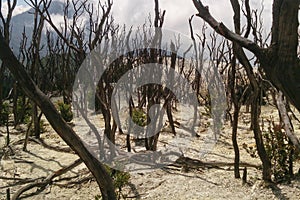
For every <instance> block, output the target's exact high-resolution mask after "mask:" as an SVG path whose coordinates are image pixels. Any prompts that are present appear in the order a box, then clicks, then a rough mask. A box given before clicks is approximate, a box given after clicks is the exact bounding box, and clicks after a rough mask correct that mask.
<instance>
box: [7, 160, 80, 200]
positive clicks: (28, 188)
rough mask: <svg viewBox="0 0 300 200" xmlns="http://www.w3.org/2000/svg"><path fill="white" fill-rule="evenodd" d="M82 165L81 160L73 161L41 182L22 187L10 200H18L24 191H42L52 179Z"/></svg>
mask: <svg viewBox="0 0 300 200" xmlns="http://www.w3.org/2000/svg"><path fill="white" fill-rule="evenodd" d="M81 163H82V160H81V159H77V160H76V161H74V162H73V163H72V164H70V165H69V166H67V167H64V168H62V169H60V170H58V171H55V172H54V173H52V174H50V175H49V176H48V177H46V178H45V179H44V180H42V181H41V182H34V183H30V184H28V185H26V186H24V187H22V188H21V189H19V190H18V191H17V192H16V193H15V194H14V195H13V197H12V200H17V199H19V197H20V196H21V195H22V194H23V193H24V192H26V191H28V190H30V189H32V188H34V187H39V188H40V190H44V189H45V188H46V186H47V185H49V184H51V183H52V181H53V179H54V178H56V177H58V176H61V175H62V174H64V173H66V172H68V171H70V170H71V169H73V168H75V167H77V166H78V165H80V164H81Z"/></svg>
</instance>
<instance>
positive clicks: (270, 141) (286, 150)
mask: <svg viewBox="0 0 300 200" xmlns="http://www.w3.org/2000/svg"><path fill="white" fill-rule="evenodd" d="M264 139H265V148H266V152H267V154H268V156H269V159H270V161H271V165H272V174H273V176H274V181H275V182H277V183H278V182H285V181H288V182H289V181H290V179H291V178H292V177H291V176H292V175H293V172H292V163H293V160H294V155H293V154H294V146H293V145H292V144H291V143H290V142H289V139H288V137H287V136H286V134H285V133H284V132H283V130H282V129H281V126H280V125H276V124H275V123H274V121H273V120H272V119H271V120H268V131H265V132H264Z"/></svg>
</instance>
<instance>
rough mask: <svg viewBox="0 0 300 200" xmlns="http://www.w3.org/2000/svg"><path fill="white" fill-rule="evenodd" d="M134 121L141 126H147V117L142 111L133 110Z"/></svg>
mask: <svg viewBox="0 0 300 200" xmlns="http://www.w3.org/2000/svg"><path fill="white" fill-rule="evenodd" d="M132 121H133V122H134V123H136V124H137V125H139V126H146V125H147V115H146V113H145V112H144V111H143V110H142V109H137V108H134V109H133V110H132Z"/></svg>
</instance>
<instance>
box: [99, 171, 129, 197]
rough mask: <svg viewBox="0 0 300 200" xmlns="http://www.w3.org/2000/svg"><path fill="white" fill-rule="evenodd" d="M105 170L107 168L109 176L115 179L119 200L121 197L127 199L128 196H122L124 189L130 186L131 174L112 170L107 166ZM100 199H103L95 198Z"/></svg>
mask: <svg viewBox="0 0 300 200" xmlns="http://www.w3.org/2000/svg"><path fill="white" fill-rule="evenodd" d="M105 168H106V170H107V172H108V174H109V175H110V176H111V178H112V179H113V184H114V187H115V190H116V194H117V197H118V199H120V198H121V195H122V197H123V198H124V199H125V198H126V196H125V195H124V194H122V189H123V187H124V186H126V185H128V183H129V179H130V174H129V173H128V172H123V171H119V170H116V169H113V168H110V167H109V166H107V165H105ZM100 198H101V196H100V195H96V196H95V200H98V199H100Z"/></svg>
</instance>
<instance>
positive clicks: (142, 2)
mask: <svg viewBox="0 0 300 200" xmlns="http://www.w3.org/2000/svg"><path fill="white" fill-rule="evenodd" d="M60 1H63V0H60ZM92 1H95V0H92ZM2 2H4V3H3V6H2V12H3V13H4V14H6V12H7V7H6V4H5V2H6V0H4V1H3V0H2ZM113 2H114V4H113V16H114V18H115V21H116V23H118V24H121V25H123V24H126V26H127V27H129V26H131V25H133V26H139V25H142V24H143V23H144V22H145V20H147V18H148V16H149V13H150V14H151V16H152V19H153V16H154V0H114V1H113ZM262 2H263V3H262ZM203 3H204V4H205V5H208V6H209V9H210V12H211V13H212V15H213V16H214V17H215V18H216V19H217V20H218V21H223V22H224V23H225V24H226V25H227V26H228V27H232V23H233V22H232V17H233V16H232V15H233V14H232V8H231V6H230V0H203ZM271 3H272V1H271V0H266V1H262V0H252V1H251V5H252V8H256V9H258V8H261V5H262V4H263V5H264V10H265V11H264V16H263V20H264V23H265V24H266V26H267V30H268V31H269V28H270V21H271ZM160 8H161V9H162V10H166V16H165V23H164V26H163V27H164V28H168V29H171V30H174V31H178V32H181V33H184V34H189V26H188V19H189V17H190V16H191V15H193V14H196V13H197V10H196V9H195V8H194V5H193V3H192V0H160ZM28 9H29V7H28V6H27V5H26V3H25V2H24V1H23V0H19V1H18V6H17V8H16V9H15V12H14V15H17V14H19V13H22V12H24V11H26V10H28ZM193 24H194V29H195V30H197V29H200V27H201V20H200V19H199V18H194V23H193Z"/></svg>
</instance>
